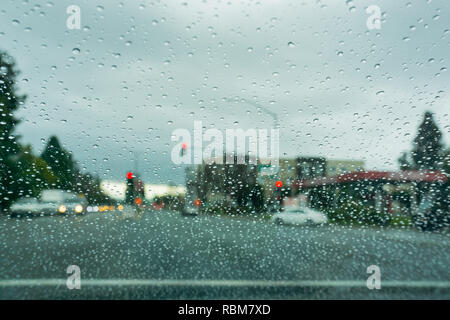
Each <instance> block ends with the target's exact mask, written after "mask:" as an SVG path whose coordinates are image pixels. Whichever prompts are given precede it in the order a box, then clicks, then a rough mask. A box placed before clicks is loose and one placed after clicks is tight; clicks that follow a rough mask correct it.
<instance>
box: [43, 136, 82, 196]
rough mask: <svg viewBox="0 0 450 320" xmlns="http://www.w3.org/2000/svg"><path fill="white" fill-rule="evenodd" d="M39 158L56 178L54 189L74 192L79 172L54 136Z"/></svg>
mask: <svg viewBox="0 0 450 320" xmlns="http://www.w3.org/2000/svg"><path fill="white" fill-rule="evenodd" d="M41 158H42V159H43V160H44V161H45V162H47V164H48V166H49V168H50V169H51V170H52V171H53V173H54V174H55V176H56V179H57V180H56V185H55V187H56V188H59V189H64V190H75V189H76V182H77V177H78V174H79V170H78V168H77V165H76V163H75V161H74V160H73V159H72V154H71V153H70V152H69V151H67V150H66V149H65V148H63V147H62V146H61V144H60V143H59V140H58V138H57V137H56V136H51V137H50V138H49V140H48V142H47V145H46V146H45V149H44V151H43V152H42V155H41Z"/></svg>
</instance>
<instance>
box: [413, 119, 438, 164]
mask: <svg viewBox="0 0 450 320" xmlns="http://www.w3.org/2000/svg"><path fill="white" fill-rule="evenodd" d="M441 139H442V132H441V131H440V130H439V128H438V126H437V125H436V123H435V122H434V119H433V114H432V113H431V112H429V111H427V112H425V115H424V119H423V121H422V123H421V124H420V126H419V130H418V133H417V136H416V138H415V139H414V147H413V151H412V154H411V156H412V160H413V165H414V167H415V169H419V170H438V169H440V167H441V165H442V151H443V150H442V149H443V146H442V142H441Z"/></svg>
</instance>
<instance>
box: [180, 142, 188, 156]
mask: <svg viewBox="0 0 450 320" xmlns="http://www.w3.org/2000/svg"><path fill="white" fill-rule="evenodd" d="M187 147H188V145H187V143H186V142H183V144H182V145H181V150H180V156H184V155H185V154H186V152H187Z"/></svg>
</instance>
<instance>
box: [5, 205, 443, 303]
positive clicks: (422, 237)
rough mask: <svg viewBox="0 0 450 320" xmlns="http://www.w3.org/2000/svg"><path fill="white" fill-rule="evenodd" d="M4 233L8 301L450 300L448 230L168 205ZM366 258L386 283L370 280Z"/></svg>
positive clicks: (26, 224)
mask: <svg viewBox="0 0 450 320" xmlns="http://www.w3.org/2000/svg"><path fill="white" fill-rule="evenodd" d="M0 230H1V232H0V298H1V299H9V298H14V299H16V298H19V299H22V298H24V299H73V298H76V299H80V298H82V299H84V298H87V299H97V298H99V299H203V298H206V299H328V298H331V299H348V298H356V299H373V298H389V299H391V298H394V299H404V298H419V299H424V298H425V299H426V298H432V299H449V298H450V235H448V234H436V233H433V234H432V233H422V232H419V231H416V230H398V229H397V230H395V229H387V230H381V229H375V228H350V227H340V226H333V225H328V226H320V227H293V226H278V225H274V224H272V223H270V222H268V221H262V220H261V221H260V220H252V219H250V218H237V217H236V218H231V217H220V216H199V217H183V216H181V215H180V214H179V213H177V212H169V211H148V212H144V213H143V214H142V215H141V216H138V215H135V214H134V213H129V212H127V213H124V212H103V213H89V214H86V215H84V216H71V217H36V218H33V219H9V218H7V217H5V216H2V217H0ZM69 265H77V266H79V268H80V270H81V289H80V290H75V289H74V290H69V289H68V288H67V287H66V284H65V283H66V279H67V277H68V276H69V275H68V274H67V273H66V269H67V267H68V266H69ZM370 265H377V266H379V267H380V270H381V286H382V288H381V289H380V290H369V289H368V288H367V287H366V280H367V278H368V277H369V274H367V267H368V266H370Z"/></svg>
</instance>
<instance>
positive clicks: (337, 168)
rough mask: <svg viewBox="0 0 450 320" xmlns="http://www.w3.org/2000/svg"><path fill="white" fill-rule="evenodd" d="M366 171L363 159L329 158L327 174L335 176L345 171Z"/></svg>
mask: <svg viewBox="0 0 450 320" xmlns="http://www.w3.org/2000/svg"><path fill="white" fill-rule="evenodd" d="M355 171H364V161H362V160H327V161H326V176H327V177H334V176H338V175H342V174H345V173H350V172H355Z"/></svg>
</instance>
